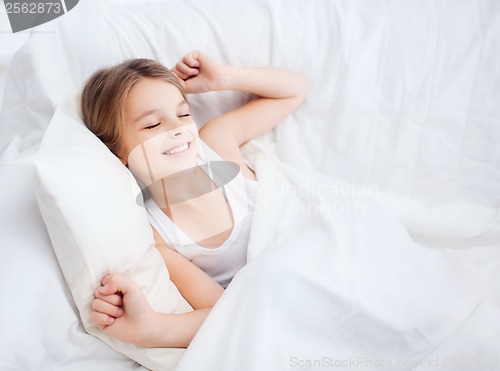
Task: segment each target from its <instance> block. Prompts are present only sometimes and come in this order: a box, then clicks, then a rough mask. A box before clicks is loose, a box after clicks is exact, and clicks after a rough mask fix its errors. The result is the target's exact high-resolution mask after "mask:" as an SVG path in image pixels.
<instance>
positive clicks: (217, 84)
mask: <svg viewBox="0 0 500 371" xmlns="http://www.w3.org/2000/svg"><path fill="white" fill-rule="evenodd" d="M224 68H225V66H224V65H222V64H219V63H216V62H215V61H214V60H213V59H212V58H210V57H209V56H207V55H206V54H203V53H202V52H200V51H197V50H193V51H191V52H189V53H187V54H186V55H185V56H184V57H183V58H182V59H181V60H180V61H179V62H177V64H176V65H175V67H173V68H172V72H173V73H174V74H175V75H176V76H177V77H178V78H179V79H180V81H181V84H183V86H184V88H185V89H186V91H187V92H188V93H205V92H208V91H213V90H220V89H221V88H222V86H221V85H222V80H223V76H224Z"/></svg>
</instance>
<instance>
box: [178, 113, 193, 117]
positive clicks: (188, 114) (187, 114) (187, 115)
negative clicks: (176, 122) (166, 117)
mask: <svg viewBox="0 0 500 371" xmlns="http://www.w3.org/2000/svg"><path fill="white" fill-rule="evenodd" d="M189 116H191V114H190V113H185V114H184V115H179V116H178V117H189Z"/></svg>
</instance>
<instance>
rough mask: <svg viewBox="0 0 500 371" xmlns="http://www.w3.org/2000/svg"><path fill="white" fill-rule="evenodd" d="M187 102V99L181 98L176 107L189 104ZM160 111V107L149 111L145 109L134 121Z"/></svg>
mask: <svg viewBox="0 0 500 371" xmlns="http://www.w3.org/2000/svg"><path fill="white" fill-rule="evenodd" d="M187 104H188V102H187V101H185V100H181V101H180V102H179V103H178V104H177V107H176V108H179V107H181V106H184V105H187ZM158 111H159V110H158V109H156V108H155V109H152V110H149V111H145V112H143V113H141V114H140V115H139V116H137V117H136V118H135V119H134V122H137V121H139V120H141V119H143V118H144V117H146V116H149V115H151V114H153V113H156V112H158Z"/></svg>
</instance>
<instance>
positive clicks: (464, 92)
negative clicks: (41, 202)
mask: <svg viewBox="0 0 500 371" xmlns="http://www.w3.org/2000/svg"><path fill="white" fill-rule="evenodd" d="M44 29H45V30H46V32H38V33H33V34H32V35H31V37H30V40H29V41H28V43H27V44H26V45H25V46H24V47H23V48H22V49H21V50H20V51H19V52H18V53H17V54H16V56H15V57H14V58H13V60H12V67H11V70H10V71H9V75H8V77H7V82H6V84H7V85H6V91H5V95H4V102H3V107H2V111H1V112H0V151H2V153H1V157H0V159H1V162H0V163H1V165H0V185H1V188H0V189H1V190H2V192H1V193H0V267H1V269H0V275H1V280H0V302H1V303H2V306H1V309H0V368H2V369H27V370H35V369H42V368H45V369H71V370H74V369H88V368H93V369H99V368H101V369H106V370H113V369H116V370H123V369H135V368H136V367H138V366H137V365H136V364H134V363H133V362H129V361H128V360H126V359H124V358H123V357H122V356H121V355H119V354H117V353H115V352H114V351H112V350H111V349H109V348H108V347H107V346H105V345H104V343H101V342H98V341H97V340H96V339H94V338H93V337H90V336H89V335H87V334H85V333H84V332H83V331H82V330H81V327H79V325H78V317H77V315H76V313H75V312H74V307H73V304H72V302H71V299H70V296H69V295H68V291H67V289H66V287H65V285H64V282H63V280H62V276H61V274H60V272H59V270H58V267H57V264H56V261H55V259H54V256H53V254H52V251H51V248H50V243H49V240H48V237H47V233H46V231H45V229H44V225H43V222H42V220H41V218H40V215H39V213H38V209H37V206H36V203H35V201H34V197H33V194H32V192H31V170H30V169H29V167H28V166H27V165H22V164H14V163H13V161H14V160H16V159H17V160H20V159H22V158H23V157H24V156H28V155H29V153H33V152H36V148H37V144H38V143H39V142H40V140H41V137H42V135H43V132H44V130H45V128H46V127H47V125H48V123H49V120H50V118H51V116H52V114H53V113H54V111H55V108H56V107H57V106H58V105H59V104H60V103H61V102H62V101H63V100H64V99H65V97H66V96H67V95H68V94H70V93H73V92H74V91H75V90H78V89H80V88H81V84H82V83H83V81H85V79H86V78H87V77H88V76H89V75H90V74H91V73H92V72H93V71H94V70H95V69H97V68H98V67H100V66H104V65H109V64H112V63H116V62H119V61H121V60H123V59H124V58H128V57H150V58H156V59H158V60H160V61H161V62H163V63H165V64H166V65H167V66H171V65H173V63H175V62H176V60H177V59H178V58H179V57H180V56H182V55H183V54H184V53H185V52H187V51H188V50H190V49H195V48H197V49H201V50H203V51H205V52H206V53H207V54H209V55H212V56H214V57H215V58H216V59H218V60H220V61H222V62H225V63H232V64H240V65H248V66H250V65H252V66H267V65H271V66H279V67H288V68H292V69H295V70H298V71H302V72H304V73H306V74H307V75H308V76H309V77H310V79H311V90H310V93H309V95H308V97H307V99H306V102H305V103H304V105H303V107H301V109H300V110H299V111H297V112H296V113H295V114H294V115H292V116H290V117H288V118H287V119H286V120H285V121H284V122H283V123H281V124H280V126H279V127H278V128H277V129H276V130H275V131H274V132H272V133H269V134H268V135H265V136H264V137H262V138H260V139H259V140H258V141H257V142H258V143H259V144H260V146H261V147H262V148H264V150H263V151H260V152H259V151H256V150H255V147H248V156H249V157H252V156H251V153H253V154H254V155H255V154H257V153H260V155H258V156H257V157H255V158H254V160H255V161H257V158H258V157H259V156H264V158H267V157H266V156H271V155H270V154H269V148H271V149H272V151H273V152H274V153H275V154H276V156H277V158H276V159H275V160H273V162H270V163H272V164H274V167H273V168H269V166H268V165H269V163H266V162H261V164H260V165H258V164H257V163H256V166H258V171H259V174H258V176H259V180H262V183H264V184H273V182H278V184H287V183H283V182H288V183H289V184H291V185H292V186H297V185H298V184H300V182H301V181H304V179H309V180H311V181H313V180H315V181H316V182H317V183H320V184H323V185H325V184H332V183H331V182H334V183H333V184H338V182H344V183H343V184H347V185H349V184H350V185H358V184H359V185H362V187H366V188H368V189H376V190H377V192H375V193H376V194H378V197H376V200H373V199H372V198H373V197H369V198H366V199H363V201H366V202H367V205H378V206H374V207H376V208H380V209H382V211H383V212H384V214H383V215H385V216H383V217H380V218H379V217H377V216H376V215H378V214H377V212H375V211H374V214H366V215H365V216H359V217H353V218H350V219H349V218H345V219H344V218H340V217H339V216H335V217H333V218H328V217H326V215H321V214H318V213H316V214H315V215H314V217H311V218H310V219H309V218H306V217H305V216H306V215H304V214H300V213H298V215H295V216H293V215H282V214H280V215H279V217H278V215H275V214H273V213H270V214H268V215H266V214H264V213H261V214H259V215H258V216H257V217H256V218H255V220H254V224H255V229H254V231H253V232H252V233H253V237H252V241H251V246H250V257H251V262H250V264H249V265H248V266H247V267H246V268H245V269H244V270H243V271H241V272H240V274H238V275H237V277H236V278H235V280H234V282H233V283H232V284H231V285H230V287H229V289H228V290H227V292H226V293H225V294H224V296H223V298H222V300H221V301H220V303H218V304H217V306H216V308H215V309H214V310H213V312H212V313H211V315H210V317H209V319H208V320H207V322H206V323H205V324H204V326H203V327H202V330H201V331H200V333H199V334H198V335H197V337H196V338H195V340H194V342H193V344H192V346H191V347H190V348H189V349H188V351H187V352H186V356H185V357H184V359H183V361H182V363H181V365H179V370H192V369H193V368H191V367H198V366H200V367H198V368H194V369H204V370H224V369H227V370H234V369H238V370H255V369H266V370H267V369H269V370H271V369H273V367H274V366H276V367H278V368H274V369H276V370H278V369H313V368H312V367H309V368H308V367H306V366H305V364H302V366H303V367H302V366H299V361H305V360H307V359H309V360H314V359H316V358H318V357H323V356H325V357H332V358H335V359H340V360H344V359H346V357H350V356H356V357H357V356H363V355H365V356H366V357H368V358H367V359H370V360H373V361H374V360H377V359H392V360H395V361H397V360H402V359H403V360H408V361H415V362H416V363H412V364H410V363H405V364H404V365H401V366H397V367H396V366H395V367H393V368H391V369H412V368H414V367H417V368H419V367H420V368H421V369H426V368H430V367H431V366H432V369H453V367H451V366H452V365H454V366H460V365H462V366H464V367H462V368H459V367H455V369H464V370H466V369H468V370H477V369H481V368H483V369H489V370H494V369H500V365H499V363H500V360H498V359H496V363H495V364H494V363H493V362H494V361H495V359H491V357H495V356H496V354H495V351H497V350H498V349H499V343H498V342H499V337H498V335H496V334H498V333H500V331H499V330H500V324H499V318H500V316H499V314H500V313H499V308H500V298H499V294H498V293H499V292H500V291H499V290H498V285H499V282H500V277H499V274H500V273H499V272H500V253H499V248H500V227H499V222H500V211H499V210H500V208H499V207H500V105H499V104H498V102H499V101H500V85H499V81H500V63H499V61H500V3H499V2H498V1H496V0H408V1H404V2H403V1H382V0H380V1H373V0H364V1H342V0H339V1H335V0H317V1H307V0H292V1H280V0H270V1H269V0H255V1H246V0H235V1H231V2H226V1H222V0H216V1H211V2H202V1H195V0H186V1H184V0H183V1H181V0H168V1H167V0H165V1H150V2H135V1H109V0H108V1H96V0H95V1H93V0H87V1H81V2H80V3H79V4H78V6H77V7H76V8H75V9H73V10H72V11H71V12H69V13H68V14H66V15H64V16H63V17H60V18H58V19H57V20H56V21H53V22H51V23H49V24H47V25H46V27H45V28H44ZM249 98H250V97H249V95H248V94H243V93H236V92H223V93H218V94H212V93H210V94H204V95H201V96H196V97H191V99H190V102H191V106H192V107H193V108H192V109H193V114H194V117H195V119H196V121H197V122H198V123H199V124H200V125H202V124H203V123H205V122H206V121H207V120H208V119H210V118H211V117H214V116H216V115H218V114H220V113H222V112H225V111H227V110H229V109H231V108H233V107H236V106H238V105H240V104H241V103H243V102H245V101H246V100H248V99H249ZM261 158H262V157H261ZM270 169H273V171H270ZM274 169H276V170H274ZM319 174H322V176H323V177H322V176H321V175H319ZM297 175H301V177H297ZM299 179H302V180H299ZM294 197H295V196H290V197H289V198H288V202H298V201H299V200H300V198H294ZM293 200H295V201H293ZM323 201H325V200H323ZM277 202H278V203H279V202H283V201H279V198H278V200H277ZM321 204H324V203H323V202H322V203H321ZM370 210H371V208H370ZM349 221H353V223H349ZM339 225H340V226H342V228H340V227H337V226H339ZM271 226H275V228H273V227H271ZM315 230H318V232H317V233H314V234H313V235H312V234H311V233H312V232H311V231H315ZM382 231H385V233H382ZM292 232H294V233H292ZM297 232H301V233H297ZM302 232H303V233H302ZM351 232H352V233H351ZM349 236H350V237H349ZM353 236H354V237H355V239H354V240H353ZM312 240H314V243H312V242H311V241H312ZM384 241H385V242H384ZM326 242H328V245H329V248H327V245H326ZM368 244H370V245H369V246H368ZM283 245H287V246H288V245H290V246H292V247H293V248H291V249H289V250H286V254H283V249H284V247H283ZM304 246H306V247H307V248H304ZM272 247H275V249H274V250H273V248H272ZM261 250H263V251H264V252H263V254H262V255H258V252H259V251H261ZM381 252H385V253H386V254H387V255H382V254H381ZM283 255H285V256H286V258H285V259H282V258H281V257H282V256H283ZM299 263H300V264H299ZM412 272H415V273H414V274H411V273H412ZM5 303H8V304H7V305H6V304H5ZM308 313H309V315H307V314H308ZM299 319H300V320H301V321H302V322H301V323H298V322H299ZM304 319H305V321H304ZM290 323H293V326H291V325H290V326H288V324H290ZM319 324H320V325H321V326H319V327H318V325H319ZM285 325H287V326H285ZM323 340H324V341H323ZM18 344H21V345H19V346H18ZM23 345H24V346H23ZM461 356H470V357H472V358H470V359H469V360H466V361H465V363H462V364H457V363H455V364H452V362H455V361H457V360H456V359H455V358H453V357H461ZM293 357H296V358H295V359H293V360H291V359H290V358H293ZM436 360H437V361H438V364H437V367H435V361H436ZM459 361H460V359H459V360H458V361H457V362H459ZM481 361H484V362H489V361H491V363H484V364H478V363H474V362H481ZM203 362H205V363H203ZM419 362H422V363H419ZM478 365H479V366H484V365H487V366H488V367H478ZM201 366H203V367H201ZM351 366H352V365H351ZM359 366H360V367H357V369H362V367H361V365H359ZM427 366H429V367H427ZM490 366H491V367H490ZM231 367H232V368H231ZM346 368H348V367H346ZM379 368H380V369H387V368H386V367H379Z"/></svg>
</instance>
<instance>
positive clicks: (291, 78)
mask: <svg viewBox="0 0 500 371" xmlns="http://www.w3.org/2000/svg"><path fill="white" fill-rule="evenodd" d="M173 72H174V73H175V74H176V75H177V76H178V77H179V78H180V79H181V80H182V82H183V83H184V85H185V88H186V90H187V91H188V93H202V92H207V91H217V90H239V91H244V92H249V93H252V94H255V95H256V96H257V98H256V99H254V100H252V101H250V102H248V103H247V104H245V105H243V106H242V107H240V108H237V109H235V110H234V111H230V112H228V113H225V114H223V115H222V116H219V117H217V118H215V119H213V120H212V121H210V122H208V123H206V124H205V125H204V126H203V128H202V129H201V130H200V137H201V138H202V139H203V140H204V141H205V142H207V143H208V144H209V145H210V146H211V147H212V148H213V149H214V150H216V151H217V152H218V153H219V154H221V155H222V154H224V155H226V156H223V157H225V158H226V159H228V160H230V159H231V158H227V157H232V156H235V147H236V148H238V147H240V146H241V145H243V144H244V143H246V142H247V141H249V140H250V139H253V138H256V137H258V136H260V135H261V134H263V133H265V132H266V131H268V130H270V129H272V128H274V127H275V126H276V125H277V124H278V123H279V122H280V121H282V120H283V119H284V118H285V117H286V116H287V115H289V114H290V113H292V112H293V111H295V110H296V109H297V108H298V107H299V106H300V105H301V103H302V102H303V100H304V98H305V96H306V94H307V90H308V86H309V80H308V78H307V77H306V76H305V75H303V74H301V73H298V72H293V71H290V70H287V69H283V68H251V67H237V66H231V65H225V64H218V63H216V62H215V61H214V60H212V59H211V58H210V57H208V56H207V55H205V54H203V53H201V52H198V51H193V52H190V53H188V54H186V55H185V56H184V58H183V59H182V60H180V61H179V62H178V63H177V64H176V66H175V67H174V68H173ZM221 152H222V153H221Z"/></svg>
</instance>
